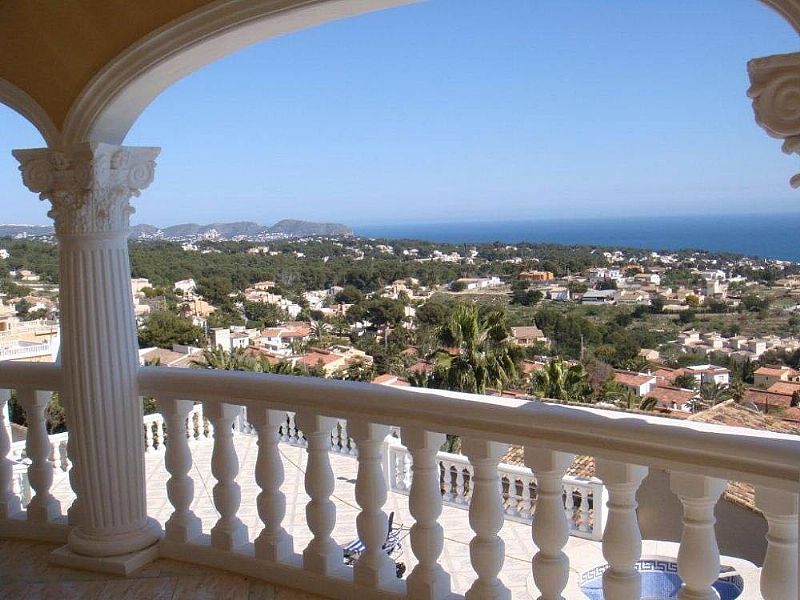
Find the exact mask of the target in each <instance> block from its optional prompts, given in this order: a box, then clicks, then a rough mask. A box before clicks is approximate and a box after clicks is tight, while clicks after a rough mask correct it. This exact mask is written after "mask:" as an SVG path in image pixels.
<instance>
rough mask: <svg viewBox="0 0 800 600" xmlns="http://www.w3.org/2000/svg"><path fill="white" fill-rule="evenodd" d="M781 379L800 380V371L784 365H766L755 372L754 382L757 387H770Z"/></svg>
mask: <svg viewBox="0 0 800 600" xmlns="http://www.w3.org/2000/svg"><path fill="white" fill-rule="evenodd" d="M779 381H800V371H797V370H795V369H792V368H791V367H787V366H783V365H778V366H770V365H765V366H763V367H759V368H758V369H756V371H755V373H753V384H754V385H755V386H757V387H763V388H768V387H769V386H771V385H772V384H773V383H778V382H779Z"/></svg>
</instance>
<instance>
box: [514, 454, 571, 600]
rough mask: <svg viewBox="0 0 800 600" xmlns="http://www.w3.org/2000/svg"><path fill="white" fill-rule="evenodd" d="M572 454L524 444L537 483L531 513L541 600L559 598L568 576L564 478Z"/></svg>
mask: <svg viewBox="0 0 800 600" xmlns="http://www.w3.org/2000/svg"><path fill="white" fill-rule="evenodd" d="M574 458H575V457H574V455H572V454H566V453H564V452H555V451H552V450H547V449H543V448H537V447H530V446H526V447H525V464H527V465H528V466H529V467H530V468H531V469H533V472H534V473H535V474H536V481H537V483H538V489H537V499H536V507H535V509H534V515H533V525H532V537H533V543H534V544H536V547H537V548H538V549H539V551H538V552H537V553H536V555H535V556H534V557H533V564H532V571H533V580H534V582H535V583H536V587H537V588H538V589H539V593H540V594H541V595H540V596H539V598H540V600H561V599H562V598H563V596H562V595H561V592H562V591H564V588H565V587H566V585H567V578H568V577H569V559H568V558H567V555H566V554H565V553H564V546H565V545H566V543H567V540H568V539H569V531H570V526H569V524H568V522H567V517H566V515H565V514H564V499H563V498H564V490H563V479H564V474H565V473H566V471H567V469H568V468H569V466H570V465H571V464H572V461H573V460H574Z"/></svg>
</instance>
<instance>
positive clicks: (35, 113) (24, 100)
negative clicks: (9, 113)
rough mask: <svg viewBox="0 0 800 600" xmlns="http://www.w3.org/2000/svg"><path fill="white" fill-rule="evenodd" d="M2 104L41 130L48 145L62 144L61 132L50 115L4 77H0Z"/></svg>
mask: <svg viewBox="0 0 800 600" xmlns="http://www.w3.org/2000/svg"><path fill="white" fill-rule="evenodd" d="M0 104H4V105H6V106H8V107H9V108H10V109H12V110H14V111H16V112H18V113H19V114H20V115H22V116H23V117H25V119H27V120H28V121H29V122H30V123H31V124H32V125H33V126H34V127H36V129H38V130H39V133H41V134H42V137H43V138H44V141H45V142H46V143H47V145H48V146H58V145H60V142H61V132H60V131H59V130H58V127H56V126H55V124H54V123H53V120H52V119H51V118H50V115H48V114H47V112H46V111H45V110H44V109H43V108H42V107H41V106H40V105H39V103H38V102H36V100H34V99H33V98H31V97H30V96H29V95H28V94H27V93H25V92H24V91H22V90H21V89H19V88H18V87H17V86H15V85H14V84H12V83H11V82H9V81H6V80H5V79H2V78H0Z"/></svg>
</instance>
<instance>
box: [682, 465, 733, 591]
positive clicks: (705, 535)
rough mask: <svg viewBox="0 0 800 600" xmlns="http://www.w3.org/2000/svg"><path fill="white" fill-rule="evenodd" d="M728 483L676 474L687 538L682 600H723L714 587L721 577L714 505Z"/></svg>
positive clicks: (684, 532)
mask: <svg viewBox="0 0 800 600" xmlns="http://www.w3.org/2000/svg"><path fill="white" fill-rule="evenodd" d="M726 484H727V482H726V481H724V480H722V479H715V478H713V477H706V476H704V475H697V474H694V473H683V472H680V471H673V472H672V473H671V474H670V488H671V489H672V492H673V493H674V494H676V495H677V496H678V498H680V501H681V503H682V504H683V536H682V537H681V545H680V549H679V550H678V575H680V577H681V579H683V587H682V588H681V591H680V593H679V595H678V598H679V600H719V594H717V591H716V590H715V589H714V588H713V587H711V586H712V584H713V583H714V582H715V581H716V580H717V579H718V578H719V567H720V560H719V547H718V546H717V537H716V535H715V533H714V523H715V521H716V520H715V518H714V506H716V504H717V500H719V497H720V496H721V495H722V492H724V491H725V486H726Z"/></svg>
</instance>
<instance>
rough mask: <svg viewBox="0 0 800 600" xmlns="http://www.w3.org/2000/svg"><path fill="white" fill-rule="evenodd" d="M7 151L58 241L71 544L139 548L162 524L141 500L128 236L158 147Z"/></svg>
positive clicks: (110, 552) (98, 552)
mask: <svg viewBox="0 0 800 600" xmlns="http://www.w3.org/2000/svg"><path fill="white" fill-rule="evenodd" d="M13 154H14V156H15V157H16V158H17V159H18V160H19V162H20V163H21V166H20V170H21V171H22V176H23V181H24V183H25V185H26V186H27V187H28V188H29V189H30V190H31V191H33V192H37V193H39V196H40V198H42V199H43V200H49V201H50V202H51V204H52V208H51V210H50V212H49V213H48V214H49V215H50V216H51V217H52V218H53V219H54V221H55V230H56V236H57V238H58V242H59V247H60V274H61V282H60V308H61V333H62V339H63V343H62V345H61V366H62V371H63V382H64V383H63V387H62V390H61V395H62V399H63V403H64V407H65V410H66V411H67V416H68V419H69V424H70V455H71V458H72V461H73V465H74V468H75V469H77V470H78V471H79V476H78V477H77V483H78V485H79V489H78V490H76V492H77V495H78V498H79V504H80V510H79V511H78V515H77V521H78V524H77V527H76V528H75V529H74V530H73V531H72V532H71V534H70V537H69V548H70V549H71V550H72V551H73V552H75V553H77V554H82V555H85V556H93V557H107V556H117V555H122V554H127V553H130V552H134V551H137V550H141V549H143V548H146V547H148V546H150V545H152V544H153V543H155V542H156V541H157V540H158V537H159V533H160V531H159V530H160V528H159V526H158V524H157V523H156V522H155V521H152V520H150V519H148V518H147V510H146V505H145V484H144V480H145V479H144V457H143V454H144V445H143V439H142V405H141V401H140V400H139V395H138V389H137V382H136V375H137V369H138V350H137V347H138V344H137V341H136V326H135V321H134V315H133V301H132V298H131V289H130V261H129V257H128V244H127V238H128V233H129V216H130V213H131V212H133V209H132V208H131V207H130V204H129V200H130V198H131V197H132V196H136V195H138V193H139V190H140V189H142V188H144V187H147V186H148V185H149V184H150V182H151V181H152V179H153V172H154V167H155V163H154V159H155V157H156V156H157V154H158V149H156V148H123V147H119V146H111V145H108V144H101V143H83V144H76V145H74V146H70V147H68V148H66V149H65V150H64V151H54V150H49V149H32V150H15V151H14V152H13Z"/></svg>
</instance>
